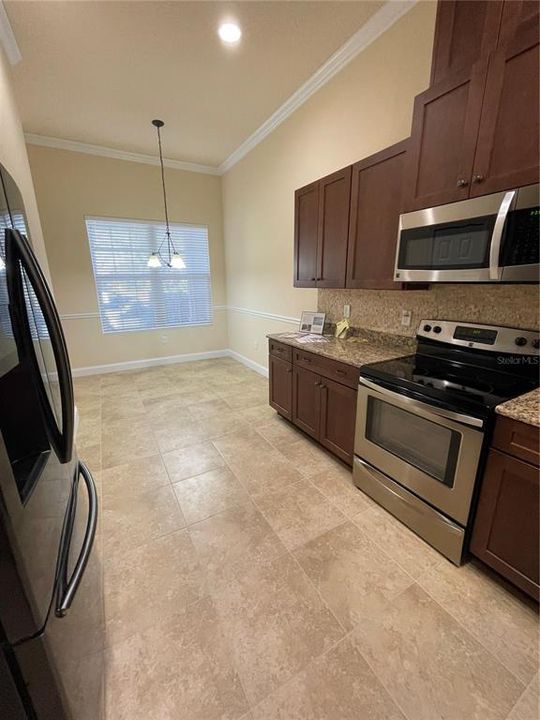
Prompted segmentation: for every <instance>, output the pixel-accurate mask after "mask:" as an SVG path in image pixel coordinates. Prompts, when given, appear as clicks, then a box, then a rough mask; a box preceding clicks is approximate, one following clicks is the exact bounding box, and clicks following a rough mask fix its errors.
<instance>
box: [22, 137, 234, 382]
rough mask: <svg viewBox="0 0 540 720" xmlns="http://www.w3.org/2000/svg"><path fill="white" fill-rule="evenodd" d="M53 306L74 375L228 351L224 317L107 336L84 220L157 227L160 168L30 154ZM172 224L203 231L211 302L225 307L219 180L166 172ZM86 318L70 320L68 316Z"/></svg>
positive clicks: (47, 151) (40, 150)
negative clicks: (105, 367) (108, 366)
mask: <svg viewBox="0 0 540 720" xmlns="http://www.w3.org/2000/svg"><path fill="white" fill-rule="evenodd" d="M28 155H29V158H30V165H31V169H32V175H33V178H34V183H35V187H36V194H37V198H38V206H39V212H40V215H41V222H42V225H43V234H44V236H45V242H46V246H47V253H48V257H49V263H50V269H51V274H52V278H53V284H54V288H55V294H56V300H57V303H58V306H59V309H60V314H61V315H62V316H63V325H64V329H65V332H66V337H67V342H68V347H69V352H70V356H71V363H72V365H73V367H74V368H81V367H88V366H95V365H106V364H109V363H121V362H126V361H133V360H146V359H149V358H158V357H164V356H170V355H183V354H188V353H200V352H207V351H212V350H222V349H224V348H226V347H227V317H226V313H225V312H224V311H223V310H216V312H215V314H214V324H213V325H211V326H199V327H187V328H166V329H159V330H148V331H144V332H131V333H129V332H128V333H118V334H112V335H111V334H107V335H104V334H103V333H102V332H101V325H100V321H99V317H98V307H97V297H96V289H95V284H94V277H93V273H92V263H91V258H90V251H89V247H88V239H87V236H86V228H85V216H86V215H98V216H110V217H124V218H135V219H149V220H154V219H158V220H160V219H162V218H163V199H162V194H161V180H160V170H159V167H157V166H153V165H143V164H140V163H134V162H128V161H124V160H113V159H109V158H105V157H96V156H93V155H84V154H82V153H76V152H71V151H65V150H55V149H51V148H44V147H37V146H33V145H29V146H28ZM165 172H166V181H167V197H168V203H169V216H170V219H171V221H172V222H189V223H195V224H204V225H208V238H209V246H210V263H211V272H212V290H213V301H214V304H215V305H218V306H220V305H224V303H225V263H224V253H223V237H222V206H221V178H219V177H216V176H212V175H203V174H199V173H191V172H184V171H180V170H172V169H169V168H166V170H165ZM80 314H83V315H88V317H70V316H73V315H80Z"/></svg>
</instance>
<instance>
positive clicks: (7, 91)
mask: <svg viewBox="0 0 540 720" xmlns="http://www.w3.org/2000/svg"><path fill="white" fill-rule="evenodd" d="M0 163H1V164H2V165H3V166H4V167H5V168H6V170H7V171H8V172H9V173H10V175H11V176H12V177H13V179H14V180H15V182H16V183H17V185H18V187H19V189H20V191H21V194H22V196H23V201H24V205H25V211H26V217H27V220H28V225H29V228H28V229H29V232H30V235H31V240H32V244H33V246H34V249H35V251H36V253H37V255H38V257H39V260H40V263H41V266H42V268H43V269H44V271H45V273H46V274H47V275H48V273H49V269H48V265H47V255H46V252H45V245H44V244H43V234H42V232H41V224H40V221H39V215H38V210H37V204H36V196H35V193H34V186H33V184H32V175H31V174H30V167H29V165H28V156H27V154H26V145H25V144H24V135H23V129H22V125H21V121H20V118H19V111H18V109H17V105H16V104H15V97H14V95H13V89H12V84H11V69H10V66H9V63H8V61H7V58H6V56H5V55H4V53H3V51H2V49H1V48H0Z"/></svg>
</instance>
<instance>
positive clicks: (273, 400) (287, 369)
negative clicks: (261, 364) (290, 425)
mask: <svg viewBox="0 0 540 720" xmlns="http://www.w3.org/2000/svg"><path fill="white" fill-rule="evenodd" d="M268 368H269V373H270V384H269V388H270V405H271V406H272V407H273V408H274V410H277V411H278V413H279V414H280V415H283V417H285V418H287V419H288V420H290V419H291V418H292V365H291V363H290V362H287V361H286V360H281V359H280V358H278V357H274V356H272V355H270V357H269V362H268Z"/></svg>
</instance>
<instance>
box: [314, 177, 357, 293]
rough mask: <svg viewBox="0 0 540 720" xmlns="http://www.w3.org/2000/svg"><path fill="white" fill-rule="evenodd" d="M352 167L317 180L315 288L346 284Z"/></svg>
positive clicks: (338, 286) (341, 286) (339, 286)
mask: <svg viewBox="0 0 540 720" xmlns="http://www.w3.org/2000/svg"><path fill="white" fill-rule="evenodd" d="M350 203H351V168H350V167H347V168H344V169H343V170H338V171H337V172H335V173H332V174H331V175H328V176H327V177H325V178H322V180H319V233H318V243H317V267H318V272H317V287H331V288H343V287H345V273H346V266H347V238H348V234H349V209H350Z"/></svg>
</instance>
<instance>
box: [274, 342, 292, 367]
mask: <svg viewBox="0 0 540 720" xmlns="http://www.w3.org/2000/svg"><path fill="white" fill-rule="evenodd" d="M268 352H269V353H270V355H274V356H275V357H278V358H281V359H282V360H287V361H288V362H291V360H292V347H291V346H290V345H286V344H285V343H281V342H278V341H277V340H269V341H268Z"/></svg>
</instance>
